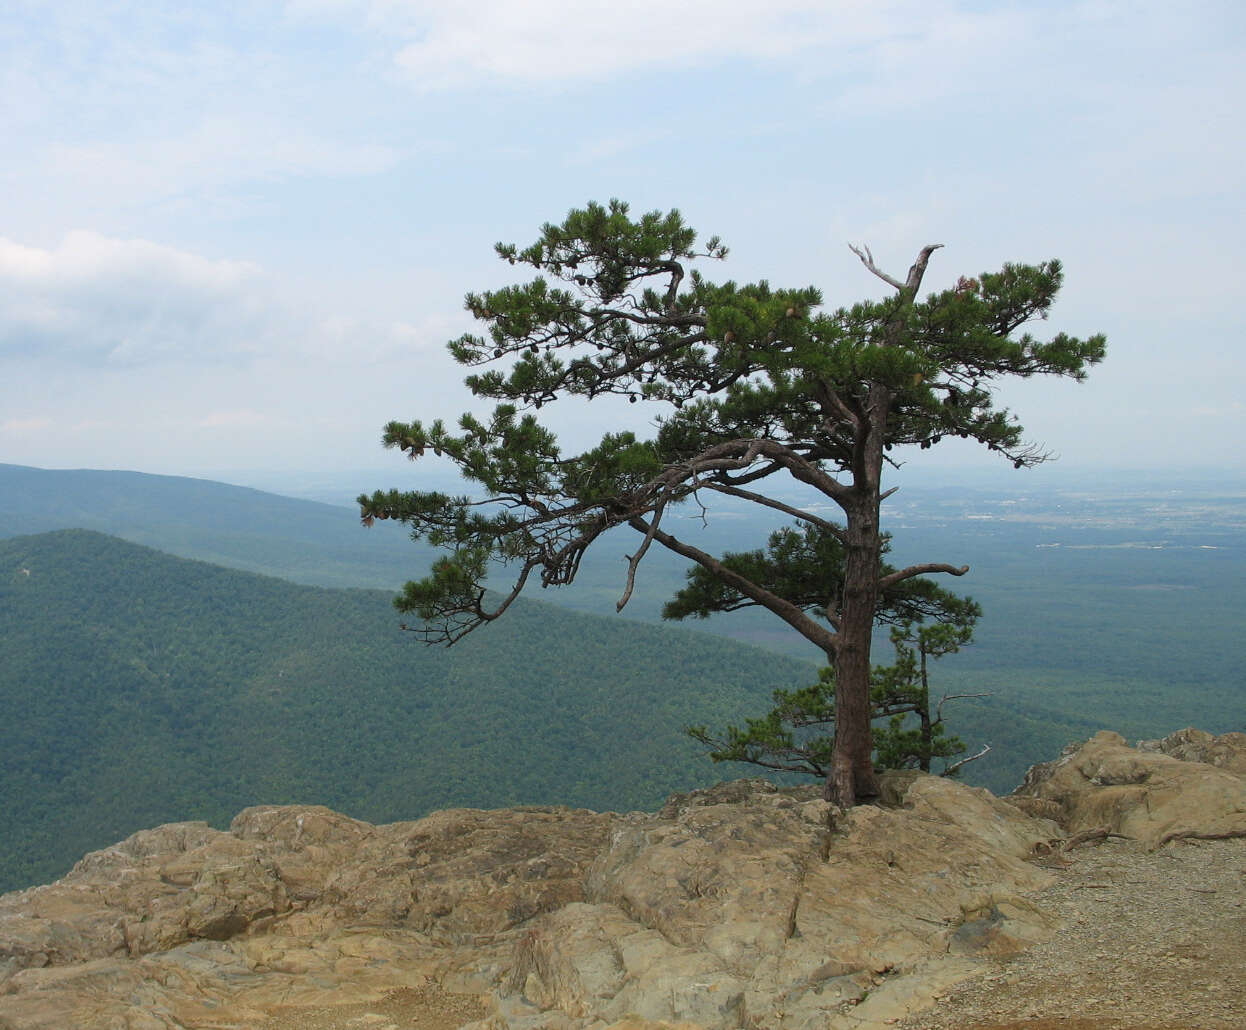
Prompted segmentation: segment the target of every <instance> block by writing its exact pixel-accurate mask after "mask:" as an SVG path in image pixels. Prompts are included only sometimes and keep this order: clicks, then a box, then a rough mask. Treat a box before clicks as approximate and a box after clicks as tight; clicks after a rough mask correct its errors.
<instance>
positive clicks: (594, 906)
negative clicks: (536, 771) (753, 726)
mask: <svg viewBox="0 0 1246 1030" xmlns="http://www.w3.org/2000/svg"><path fill="white" fill-rule="evenodd" d="M1183 733H1186V734H1187V735H1189V734H1196V731H1183ZM1175 736H1177V735H1174V737H1175ZM1204 736H1206V735H1204ZM1235 736H1241V735H1232V734H1230V735H1226V737H1224V738H1208V739H1206V740H1203V739H1201V738H1197V737H1196V736H1187V738H1185V739H1183V740H1182V741H1176V742H1174V741H1173V738H1167V739H1168V741H1169V742H1170V747H1169V748H1168V750H1165V749H1164V748H1163V747H1158V746H1157V747H1152V748H1150V749H1147V748H1143V749H1136V748H1128V747H1126V746H1125V744H1124V742H1123V741H1121V740H1120V738H1118V737H1115V735H1108V734H1100V735H1099V736H1098V737H1096V738H1095V739H1094V740H1092V741H1090V742H1089V743H1087V744H1086V745H1084V746H1083V747H1082V748H1081V749H1079V750H1078V751H1076V752H1075V751H1070V752H1069V753H1068V754H1066V755H1064V756H1062V758H1061V759H1060V760H1058V761H1057V762H1055V763H1049V764H1048V766H1047V767H1044V768H1042V769H1039V770H1037V771H1035V772H1034V774H1033V775H1032V776H1030V777H1028V778H1027V786H1026V794H1025V796H1024V797H1022V798H1014V799H999V798H995V797H993V796H992V795H990V794H989V793H987V792H986V791H984V790H980V789H975V788H971V787H966V786H964V785H961V784H958V783H955V782H953V781H948V780H943V779H939V778H936V777H929V776H921V775H918V774H913V773H898V774H888V775H887V776H886V777H884V797H883V799H882V802H881V803H880V804H879V805H877V806H862V807H858V808H855V809H852V810H850V811H848V812H846V813H844V812H839V811H838V810H835V809H832V808H831V807H830V806H828V805H827V804H826V803H825V802H823V801H821V800H819V799H818V798H817V792H816V790H812V789H790V788H788V789H778V788H776V787H774V786H773V785H771V784H768V783H765V782H763V781H739V782H736V783H729V784H720V785H718V786H717V787H714V788H710V789H708V790H703V791H695V792H693V793H691V794H688V795H677V796H675V797H673V798H672V799H671V800H670V801H669V802H668V803H667V804H666V806H665V807H664V808H663V809H662V810H661V811H660V812H658V813H656V814H644V813H630V814H625V815H619V814H614V813H594V812H588V811H584V810H573V809H563V808H553V807H540V808H537V807H529V808H515V809H506V810H499V811H493V812H484V811H477V810H450V811H444V812H437V813H434V814H433V815H431V816H429V817H427V818H425V819H421V820H419V821H416V822H408V823H396V824H391V825H388V826H372V825H370V824H368V823H363V822H360V821H358V820H354V819H350V818H349V817H347V816H344V815H340V814H338V813H335V812H331V811H329V810H328V809H325V808H320V807H316V806H284V807H261V808H252V809H247V810H246V811H244V812H242V813H241V814H240V815H239V816H238V817H237V818H236V819H235V820H234V822H233V824H232V825H231V827H230V829H229V830H228V831H220V830H214V829H212V828H210V827H208V826H206V825H204V824H197V823H183V824H173V825H170V826H164V827H159V828H157V829H155V830H148V831H143V832H142V833H139V834H135V835H134V836H133V837H131V838H129V839H128V840H126V841H123V842H121V843H120V844H118V845H116V846H114V847H112V848H109V849H105V850H104V851H101V852H95V853H92V854H91V855H88V856H87V857H86V858H84V859H83V860H82V861H81V862H80V863H79V864H78V865H77V866H76V867H75V868H74V870H73V871H72V872H71V873H70V874H69V875H68V876H66V877H65V878H64V879H62V880H60V881H58V882H57V883H55V884H51V885H48V886H45V887H37V888H31V889H29V890H25V891H18V892H14V893H12V894H8V895H5V896H3V897H2V898H0V1028H4V1030H18V1028H21V1030H29V1028H35V1027H39V1028H53V1027H56V1028H61V1027H69V1026H73V1027H107V1028H109V1030H156V1028H178V1027H186V1028H191V1027H195V1028H200V1027H202V1028H208V1027H212V1028H228V1027H239V1028H241V1027H249V1028H261V1030H294V1028H296V1027H297V1028H298V1030H328V1028H331V1027H365V1028H367V1027H372V1028H378V1030H398V1028H405V1027H413V1026H420V1027H422V1028H424V1030H450V1028H452V1027H457V1026H462V1025H465V1024H472V1025H473V1027H474V1030H543V1028H550V1030H589V1028H591V1030H606V1028H607V1027H618V1028H619V1030H644V1028H646V1027H648V1028H650V1030H652V1028H653V1027H655V1026H667V1027H680V1026H682V1027H702V1028H705V1030H733V1028H736V1027H746V1026H747V1027H750V1028H756V1030H806V1028H808V1030H813V1028H815V1027H816V1028H818V1030H841V1028H842V1030H847V1028H862V1030H868V1028H882V1027H887V1026H896V1025H899V1024H901V1023H902V1022H903V1021H904V1020H906V1019H909V1020H910V1022H908V1023H905V1024H904V1025H906V1026H912V1027H919V1026H931V1027H935V1026H938V1027H947V1028H953V1027H971V1026H973V1027H979V1026H980V1027H987V1026H1015V1027H1022V1026H1028V1027H1031V1028H1032V1030H1037V1028H1038V1027H1039V1024H1038V1023H1036V1022H1034V1020H1035V1019H1038V1018H1042V1016H1043V1008H1044V1006H1045V1005H1048V1004H1049V1002H1048V1001H1045V1000H1043V999H1044V997H1045V995H1044V994H1043V993H1042V990H1043V988H1042V985H1043V984H1044V983H1046V984H1047V987H1048V988H1050V986H1051V984H1050V983H1049V982H1048V981H1049V980H1050V979H1051V978H1052V977H1056V976H1058V977H1063V978H1065V980H1066V981H1067V982H1074V981H1072V980H1069V979H1068V978H1070V977H1073V976H1074V974H1076V973H1083V974H1085V975H1086V976H1090V975H1091V972H1090V971H1094V976H1095V977H1097V979H1095V980H1094V981H1093V982H1094V983H1096V984H1100V985H1103V984H1113V985H1115V986H1113V987H1112V988H1111V993H1112V999H1111V1000H1112V1001H1113V1002H1114V1003H1117V1002H1119V999H1120V998H1121V997H1125V996H1127V994H1128V992H1127V990H1126V985H1125V981H1124V979H1123V977H1124V974H1121V975H1120V976H1117V977H1116V979H1112V975H1111V967H1113V964H1114V963H1115V964H1116V965H1121V963H1122V962H1123V961H1124V960H1123V959H1121V955H1122V954H1128V955H1132V956H1133V958H1134V959H1136V966H1135V967H1129V966H1128V965H1124V966H1122V968H1125V969H1132V970H1135V972H1136V970H1137V969H1141V968H1142V967H1143V965H1149V966H1152V967H1155V968H1157V969H1158V968H1162V969H1163V970H1165V971H1167V972H1166V973H1165V975H1166V976H1168V979H1164V978H1163V977H1158V978H1155V982H1156V983H1159V984H1162V985H1166V986H1164V987H1163V990H1166V991H1167V994H1168V996H1170V997H1178V994H1177V993H1175V991H1176V988H1175V987H1174V985H1175V984H1178V983H1187V982H1188V983H1189V984H1191V985H1196V986H1198V989H1199V990H1200V991H1202V992H1203V993H1202V994H1200V995H1199V996H1198V997H1199V998H1205V999H1206V1000H1207V1004H1206V1005H1205V1006H1204V1010H1205V1014H1206V1015H1207V1018H1208V1019H1212V1018H1214V1019H1219V1018H1220V1015H1218V1014H1217V1013H1221V1009H1220V1008H1216V1005H1215V1004H1213V1001H1214V999H1215V997H1216V996H1217V992H1218V990H1219V988H1218V986H1217V985H1219V986H1221V987H1224V988H1225V991H1224V993H1225V995H1226V996H1230V997H1231V996H1232V993H1233V990H1234V988H1233V985H1234V984H1237V986H1238V988H1240V984H1241V983H1242V982H1243V973H1244V972H1246V970H1243V969H1242V968H1241V961H1242V960H1241V959H1240V955H1241V953H1242V952H1243V949H1241V948H1240V947H1238V948H1237V949H1236V952H1235V953H1236V954H1238V955H1239V959H1237V960H1235V961H1237V963H1238V964H1237V965H1234V964H1233V963H1232V962H1228V961H1221V962H1220V963H1219V965H1218V966H1217V967H1216V969H1214V970H1213V971H1211V972H1207V973H1205V974H1204V973H1203V972H1202V966H1203V964H1205V963H1206V961H1208V956H1205V955H1204V954H1203V951H1207V950H1208V949H1209V948H1210V947H1211V946H1210V945H1207V944H1206V942H1207V941H1214V940H1227V938H1223V937H1216V934H1217V933H1221V934H1223V933H1226V932H1228V930H1229V929H1233V928H1234V927H1235V928H1236V929H1234V932H1236V933H1237V934H1238V938H1237V939H1238V941H1239V943H1240V940H1241V939H1242V931H1243V930H1246V927H1243V926H1242V925H1241V913H1242V909H1241V899H1242V890H1243V888H1242V884H1241V879H1242V877H1241V862H1240V858H1241V855H1242V850H1243V848H1242V845H1243V843H1244V842H1243V840H1242V839H1240V838H1237V837H1234V836H1233V834H1234V833H1235V832H1236V830H1235V827H1237V826H1239V825H1240V826H1242V828H1243V830H1246V803H1244V800H1246V799H1244V797H1243V788H1246V779H1244V778H1243V774H1242V773H1241V772H1239V771H1238V770H1237V768H1236V767H1235V765H1234V763H1236V762H1237V761H1238V755H1239V753H1240V754H1241V755H1246V737H1244V738H1243V739H1242V741H1241V742H1238V741H1236V740H1235V739H1229V738H1234V737H1235ZM1226 740H1227V743H1226ZM1152 743H1156V744H1162V743H1163V742H1152ZM1200 749H1201V750H1200ZM1200 755H1201V756H1203V758H1200V757H1199V756H1200ZM1209 756H1210V757H1211V758H1216V759H1217V761H1206V760H1203V759H1204V758H1207V757H1209ZM1175 767H1183V768H1181V769H1177V768H1175ZM1208 784H1210V786H1208ZM1122 789H1124V790H1126V791H1129V792H1132V793H1121V790H1122ZM1140 790H1141V791H1142V793H1138V791H1140ZM1113 791H1115V792H1116V793H1114V794H1112V795H1111V800H1110V801H1107V802H1105V801H1104V800H1103V798H1104V796H1105V795H1104V793H1103V792H1113ZM1095 795H1098V796H1099V800H1095ZM1182 796H1186V797H1187V798H1195V799H1197V801H1196V803H1194V804H1191V803H1189V802H1188V801H1187V803H1186V804H1184V805H1183V804H1182V803H1181V798H1182ZM1131 799H1132V800H1131ZM1131 806H1132V807H1131ZM1140 811H1141V812H1142V814H1141V815H1139V812H1140ZM1048 815H1054V816H1056V817H1057V818H1058V819H1059V820H1060V823H1057V822H1054V821H1052V820H1051V819H1049V818H1045V816H1048ZM1107 816H1111V821H1110V822H1108V821H1103V822H1101V823H1096V824H1095V825H1093V826H1091V825H1089V824H1090V823H1094V822H1095V820H1096V819H1104V818H1105V817H1107ZM1239 816H1242V817H1243V821H1242V822H1240V823H1239V822H1238V817H1239ZM1078 831H1082V832H1081V833H1080V837H1078V836H1072V837H1071V835H1073V834H1077V833H1078ZM1200 833H1202V834H1204V835H1213V836H1216V835H1218V838H1217V839H1215V840H1206V841H1202V840H1200V838H1199V836H1198V835H1199V834H1200ZM1122 835H1124V836H1128V837H1130V838H1132V839H1131V840H1122ZM1070 839H1073V840H1078V839H1082V840H1084V841H1085V842H1086V843H1085V845H1084V846H1083V847H1080V848H1078V849H1077V850H1075V851H1067V850H1065V847H1064V844H1065V843H1067V842H1068V841H1069V840H1070ZM1174 856H1175V857H1174ZM1200 856H1201V857H1200ZM1095 863H1106V864H1105V865H1103V866H1102V867H1100V866H1097V865H1095ZM1113 863H1115V864H1113ZM1131 863H1133V864H1131ZM1137 863H1142V864H1141V865H1139V864H1137ZM1148 863H1151V865H1148ZM1152 865H1153V868H1152ZM1178 869H1180V870H1182V872H1181V874H1180V876H1178V875H1177V874H1176V870H1178ZM1200 875H1202V876H1203V877H1204V878H1210V879H1206V883H1207V884H1208V885H1206V886H1204V887H1202V888H1199V889H1195V888H1196V886H1197V880H1198V877H1199V876H1200ZM1070 877H1072V878H1073V881H1076V880H1077V878H1078V877H1080V878H1081V879H1087V878H1090V879H1094V880H1096V882H1097V881H1100V880H1101V881H1103V884H1102V885H1099V886H1092V885H1089V884H1085V883H1080V882H1073V881H1071V880H1070ZM1182 877H1185V879H1182ZM1177 884H1184V885H1185V887H1184V889H1178V888H1177V886H1175V885H1177ZM1200 890H1201V891H1203V893H1199V891H1200ZM1116 891H1119V892H1120V893H1119V896H1118V894H1117V893H1113V892H1116ZM1143 899H1145V900H1146V903H1150V901H1155V902H1156V903H1157V904H1158V905H1159V908H1158V909H1157V911H1159V912H1160V913H1161V916H1159V917H1157V918H1163V919H1165V920H1168V921H1170V922H1172V923H1173V924H1174V925H1180V926H1182V927H1185V928H1186V929H1187V930H1188V931H1189V932H1187V933H1185V935H1184V936H1181V935H1180V934H1176V935H1173V934H1169V935H1168V936H1162V937H1155V938H1154V939H1153V940H1151V941H1150V942H1148V940H1147V938H1146V933H1147V932H1148V930H1147V929H1146V925H1145V924H1139V927H1140V928H1139V929H1137V930H1136V931H1130V932H1131V933H1133V936H1132V937H1130V938H1128V939H1129V940H1130V941H1131V942H1132V943H1131V945H1130V946H1131V947H1132V951H1128V950H1127V951H1126V952H1121V953H1118V951H1117V950H1114V946H1113V944H1112V939H1111V935H1112V934H1113V933H1121V932H1123V931H1120V930H1119V929H1118V927H1123V926H1126V925H1131V924H1128V919H1129V918H1130V917H1131V916H1135V915H1137V913H1138V912H1140V911H1141V910H1143V909H1144V908H1145V907H1146V904H1144V900H1143ZM1165 899H1166V900H1165ZM1178 902H1180V904H1178ZM1164 906H1168V907H1164ZM1234 906H1236V907H1234ZM1226 912H1228V913H1229V914H1230V915H1231V916H1232V918H1236V919H1237V920H1238V922H1237V923H1235V924H1231V919H1230V920H1229V922H1226V920H1225V913H1226ZM1230 924H1231V925H1230ZM1096 933H1098V934H1099V936H1095V934H1096ZM1104 934H1106V936H1104ZM1061 942H1063V943H1061ZM1071 942H1079V946H1086V947H1089V946H1091V945H1093V948H1094V951H1093V953H1091V954H1090V955H1087V954H1085V953H1083V952H1077V951H1076V950H1075V949H1074V946H1073V943H1071ZM1157 942H1158V943H1157ZM1157 948H1159V950H1156V949H1157ZM1200 948H1201V949H1203V951H1200V950H1199V949H1200ZM1211 951H1214V948H1212V949H1211ZM1211 951H1209V952H1208V953H1209V955H1210V954H1211ZM1100 952H1102V956H1100V955H1099V953H1100ZM1101 958H1102V961H1101V960H1100V959H1101ZM1043 963H1048V965H1044V964H1043ZM1051 963H1054V965H1053V964H1051ZM1060 963H1064V965H1061V964H1060ZM1195 970H1197V971H1198V976H1195V975H1194V971H1195ZM1130 975H1134V974H1133V973H1130ZM1118 981H1120V982H1119V983H1118ZM1088 983H1089V981H1088ZM1085 990H1086V991H1090V990H1091V987H1089V986H1087V987H1086V988H1085ZM1105 990H1106V988H1105ZM975 992H977V993H975ZM1064 993H1065V994H1066V995H1067V994H1068V991H1065V992H1064ZM1240 994H1241V992H1240V990H1238V991H1237V996H1238V997H1239V998H1240ZM1005 995H1007V996H1015V997H1016V998H1017V999H1019V1000H1018V1005H1020V1006H1021V1007H1019V1008H1018V1007H1015V1006H1014V1007H1013V1008H1012V1009H1008V1008H1007V1007H1006V1006H1005V1007H1004V1008H998V1006H997V1007H996V1009H995V1010H992V1009H991V1008H990V1006H989V1005H985V1003H984V999H989V998H994V999H996V1000H998V999H999V998H1000V997H1003V996H1005ZM1147 997H1148V998H1149V997H1151V996H1150V995H1147ZM975 999H976V1000H975ZM1238 1004H1239V1008H1240V1002H1238ZM958 1005H959V1006H961V1007H960V1008H958V1007H957V1006H958ZM1109 1008H1110V1006H1109ZM1222 1008H1223V1006H1222ZM1153 1010H1154V1011H1155V1012H1159V1011H1161V1010H1162V1006H1161V1007H1159V1008H1156V1007H1154V1006H1153ZM1080 1011H1081V1012H1086V1011H1089V1010H1088V1009H1086V1008H1085V1006H1083V1008H1082V1009H1081V1010H1080ZM1224 1011H1225V1012H1228V1015H1227V1016H1225V1017H1224V1018H1226V1019H1227V1018H1236V1019H1238V1022H1236V1023H1216V1022H1208V1023H1206V1025H1207V1026H1214V1027H1217V1028H1219V1027H1221V1026H1230V1025H1232V1026H1240V1025H1246V1020H1243V1019H1241V1018H1240V1017H1241V1015H1242V1013H1241V1012H1240V1011H1239V1010H1233V1011H1231V1012H1230V1011H1229V1010H1228V1009H1224ZM1067 1015H1068V1014H1067V1013H1066V1017H1067ZM997 1017H998V1018H997ZM1096 1018H1098V1017H1097V1016H1096ZM939 1020H941V1022H939ZM991 1020H994V1023H992V1022H991ZM1008 1020H1012V1022H1008ZM1018 1020H1021V1022H1018ZM1026 1020H1028V1022H1026ZM1052 1025H1056V1024H1052ZM1059 1025H1062V1026H1073V1025H1074V1024H1073V1023H1068V1022H1067V1021H1066V1022H1065V1023H1061V1024H1059ZM1088 1025H1090V1024H1088ZM1093 1025H1095V1026H1104V1027H1107V1026H1109V1025H1114V1024H1108V1023H1103V1022H1099V1023H1095V1024H1093ZM1127 1025H1128V1026H1133V1025H1134V1024H1127V1023H1121V1024H1120V1026H1122V1027H1124V1026H1127ZM1137 1025H1138V1026H1142V1025H1143V1024H1137ZM1156 1025H1157V1026H1158V1025H1162V1026H1165V1027H1168V1026H1173V1027H1175V1026H1177V1025H1189V1026H1202V1025H1204V1024H1201V1023H1188V1024H1175V1023H1173V1024H1169V1023H1164V1024H1158V1023H1157V1024H1156Z"/></svg>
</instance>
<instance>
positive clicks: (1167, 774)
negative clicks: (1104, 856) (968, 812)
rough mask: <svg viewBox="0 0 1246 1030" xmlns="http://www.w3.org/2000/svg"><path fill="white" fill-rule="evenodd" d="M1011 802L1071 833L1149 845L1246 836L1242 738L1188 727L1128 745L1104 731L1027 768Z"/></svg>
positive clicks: (1245, 770)
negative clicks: (1103, 834)
mask: <svg viewBox="0 0 1246 1030" xmlns="http://www.w3.org/2000/svg"><path fill="white" fill-rule="evenodd" d="M1014 797H1015V798H1017V799H1019V800H1020V804H1021V806H1022V807H1023V808H1025V809H1026V811H1028V812H1031V813H1040V814H1043V815H1047V816H1049V817H1051V818H1054V819H1056V820H1057V821H1058V822H1060V824H1061V825H1062V826H1064V827H1065V828H1066V829H1067V830H1069V831H1070V832H1073V833H1077V832H1090V831H1093V830H1096V829H1100V830H1104V831H1106V832H1109V833H1118V834H1121V835H1123V836H1126V837H1130V838H1133V839H1135V840H1139V841H1142V842H1144V843H1145V844H1146V845H1147V846H1149V847H1157V846H1159V845H1161V844H1164V843H1166V842H1167V841H1169V840H1174V839H1177V838H1181V837H1203V838H1217V837H1233V836H1246V734H1243V733H1226V734H1224V735H1223V736H1219V737H1215V736H1212V735H1211V734H1209V733H1203V732H1201V731H1199V730H1194V729H1185V730H1181V731H1180V732H1178V733H1174V734H1172V735H1171V736H1168V737H1165V738H1164V739H1163V740H1158V741H1140V742H1139V743H1138V744H1137V746H1135V747H1130V746H1129V745H1128V744H1126V742H1125V738H1124V737H1122V736H1121V735H1120V734H1118V733H1111V732H1108V731H1104V732H1101V733H1098V734H1096V735H1095V736H1094V737H1093V738H1091V739H1090V740H1089V741H1087V742H1086V743H1085V744H1081V745H1077V746H1075V747H1069V748H1065V750H1064V753H1063V754H1062V755H1061V756H1060V758H1058V759H1057V760H1056V761H1054V762H1047V763H1044V764H1043V765H1038V766H1034V767H1032V768H1031V769H1030V770H1029V772H1028V773H1027V774H1026V777H1025V781H1024V782H1023V783H1022V785H1021V786H1020V787H1019V788H1018V789H1017V791H1016V793H1015V795H1014Z"/></svg>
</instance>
